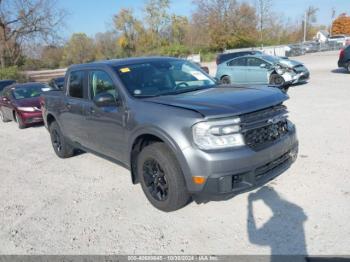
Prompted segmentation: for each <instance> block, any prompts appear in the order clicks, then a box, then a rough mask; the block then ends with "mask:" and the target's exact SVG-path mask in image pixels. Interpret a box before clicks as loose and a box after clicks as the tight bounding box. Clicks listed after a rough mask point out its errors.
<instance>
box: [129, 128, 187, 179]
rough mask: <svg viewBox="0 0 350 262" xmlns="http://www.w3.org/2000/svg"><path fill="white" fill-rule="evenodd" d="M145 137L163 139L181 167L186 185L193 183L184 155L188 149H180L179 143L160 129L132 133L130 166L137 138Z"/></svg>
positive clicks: (140, 129)
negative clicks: (151, 136) (184, 151)
mask: <svg viewBox="0 0 350 262" xmlns="http://www.w3.org/2000/svg"><path fill="white" fill-rule="evenodd" d="M143 135H153V136H156V137H158V138H159V139H161V140H162V141H163V142H164V143H165V144H166V145H167V146H168V147H169V149H170V150H171V151H172V152H173V153H174V155H175V157H176V160H177V162H178V164H179V165H180V168H181V170H182V173H183V175H184V177H185V181H186V184H187V185H188V184H189V183H191V181H192V180H191V179H192V178H191V177H192V175H191V173H190V168H189V166H188V164H187V161H186V159H185V156H184V154H183V153H182V152H183V150H185V149H186V148H180V146H179V145H178V143H177V142H176V141H175V140H174V139H173V138H172V136H171V135H170V134H168V133H167V132H166V131H164V130H162V129H160V128H158V127H154V126H143V127H140V128H138V129H137V130H135V131H133V132H132V134H131V136H130V139H129V142H128V149H129V151H128V152H130V154H129V166H130V167H132V155H131V152H132V147H133V145H134V143H135V141H136V140H137V138H138V137H140V136H143ZM131 169H132V168H131ZM133 179H134V178H133Z"/></svg>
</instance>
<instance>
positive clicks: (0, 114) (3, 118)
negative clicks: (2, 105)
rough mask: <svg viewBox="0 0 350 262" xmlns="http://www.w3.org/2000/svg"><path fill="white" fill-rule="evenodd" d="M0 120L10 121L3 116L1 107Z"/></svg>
mask: <svg viewBox="0 0 350 262" xmlns="http://www.w3.org/2000/svg"><path fill="white" fill-rule="evenodd" d="M0 120H1V121H2V122H3V123H7V122H10V120H9V119H7V118H6V117H5V116H4V113H3V112H2V110H1V109H0Z"/></svg>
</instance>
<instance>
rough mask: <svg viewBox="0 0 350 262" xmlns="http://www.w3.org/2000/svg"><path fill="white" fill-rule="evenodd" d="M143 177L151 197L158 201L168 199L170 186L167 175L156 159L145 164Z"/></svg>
mask: <svg viewBox="0 0 350 262" xmlns="http://www.w3.org/2000/svg"><path fill="white" fill-rule="evenodd" d="M143 177H144V181H145V184H146V186H147V188H148V190H149V192H150V194H151V196H152V197H153V198H154V199H155V200H157V201H165V200H167V199H168V192H169V185H168V182H167V178H166V174H165V172H164V170H163V168H162V167H161V165H160V164H159V163H158V161H157V160H155V159H149V160H147V161H146V162H145V163H144V164H143Z"/></svg>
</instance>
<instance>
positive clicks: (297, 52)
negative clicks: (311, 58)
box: [286, 44, 305, 57]
mask: <svg viewBox="0 0 350 262" xmlns="http://www.w3.org/2000/svg"><path fill="white" fill-rule="evenodd" d="M301 55H305V49H304V48H303V46H302V45H301V44H294V45H288V49H287V51H286V56H288V57H290V56H301Z"/></svg>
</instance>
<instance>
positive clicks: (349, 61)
mask: <svg viewBox="0 0 350 262" xmlns="http://www.w3.org/2000/svg"><path fill="white" fill-rule="evenodd" d="M338 67H340V68H341V67H342V68H345V69H346V70H348V72H350V46H348V47H346V48H344V49H342V50H341V51H340V54H339V60H338Z"/></svg>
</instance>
